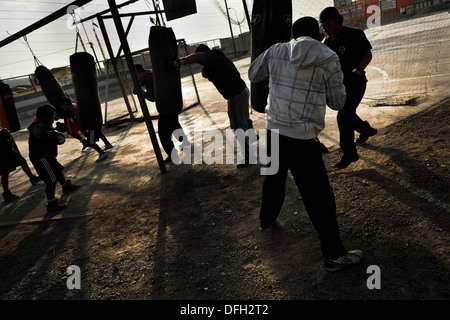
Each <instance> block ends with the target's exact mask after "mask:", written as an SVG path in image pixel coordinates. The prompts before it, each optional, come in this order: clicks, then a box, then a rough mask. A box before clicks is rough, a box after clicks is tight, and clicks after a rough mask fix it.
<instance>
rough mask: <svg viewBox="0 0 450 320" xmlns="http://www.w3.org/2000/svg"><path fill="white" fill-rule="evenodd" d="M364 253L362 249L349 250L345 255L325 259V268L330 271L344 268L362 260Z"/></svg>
mask: <svg viewBox="0 0 450 320" xmlns="http://www.w3.org/2000/svg"><path fill="white" fill-rule="evenodd" d="M362 255H363V253H362V251H361V250H352V251H348V252H347V254H346V255H345V256H342V257H339V258H337V259H325V261H324V265H325V269H326V270H327V271H329V272H336V271H338V270H340V269H342V268H345V267H348V266H352V265H354V264H357V263H359V262H360V261H361V260H362Z"/></svg>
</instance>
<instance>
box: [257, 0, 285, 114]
mask: <svg viewBox="0 0 450 320" xmlns="http://www.w3.org/2000/svg"><path fill="white" fill-rule="evenodd" d="M291 27H292V1H291V0H254V1H253V10H252V57H251V61H253V60H255V59H256V58H257V57H258V56H259V55H260V54H261V53H263V52H264V51H265V50H267V49H268V48H270V47H271V46H272V45H273V44H275V43H279V42H288V41H289V40H290V39H291ZM250 88H251V97H250V100H251V107H252V108H253V109H254V110H256V111H258V112H262V113H264V112H265V108H266V105H267V97H268V95H269V81H268V80H267V81H263V82H259V83H251V84H250Z"/></svg>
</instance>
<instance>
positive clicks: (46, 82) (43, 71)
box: [34, 66, 70, 119]
mask: <svg viewBox="0 0 450 320" xmlns="http://www.w3.org/2000/svg"><path fill="white" fill-rule="evenodd" d="M34 75H35V76H36V79H37V80H38V81H39V85H40V86H41V90H42V92H43V93H44V96H45V98H47V101H48V103H49V104H51V105H52V106H54V107H55V109H56V115H57V116H58V118H60V119H64V118H67V117H69V116H70V113H69V112H68V111H66V110H64V109H63V108H61V105H60V102H61V98H62V97H69V96H68V95H67V94H66V92H65V91H64V89H63V88H62V87H61V85H60V84H59V82H58V80H56V79H55V76H54V75H53V74H52V73H51V72H50V70H49V69H47V68H46V67H45V66H38V67H37V68H36V70H35V71H34Z"/></svg>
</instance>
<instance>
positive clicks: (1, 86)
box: [0, 81, 20, 133]
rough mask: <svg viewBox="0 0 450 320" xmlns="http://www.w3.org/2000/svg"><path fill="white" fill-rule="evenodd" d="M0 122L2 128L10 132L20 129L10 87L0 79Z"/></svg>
mask: <svg viewBox="0 0 450 320" xmlns="http://www.w3.org/2000/svg"><path fill="white" fill-rule="evenodd" d="M0 123H1V125H2V128H6V129H8V131H9V132H11V133H12V132H16V131H19V130H20V119H19V115H18V114H17V110H16V105H15V104H14V97H13V94H12V91H11V88H10V86H9V85H8V84H6V83H4V82H3V81H0Z"/></svg>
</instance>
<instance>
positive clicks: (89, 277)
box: [0, 98, 450, 301]
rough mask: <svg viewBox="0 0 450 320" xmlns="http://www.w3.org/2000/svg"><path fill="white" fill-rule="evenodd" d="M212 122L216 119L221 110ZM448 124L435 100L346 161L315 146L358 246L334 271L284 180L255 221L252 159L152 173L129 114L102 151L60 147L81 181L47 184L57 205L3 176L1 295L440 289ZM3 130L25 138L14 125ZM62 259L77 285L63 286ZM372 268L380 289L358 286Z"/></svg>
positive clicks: (274, 295) (445, 246)
mask: <svg viewBox="0 0 450 320" xmlns="http://www.w3.org/2000/svg"><path fill="white" fill-rule="evenodd" d="M219 107H220V108H223V103H222V104H221V105H219V106H217V108H219ZM197 108H204V106H202V105H201V106H198V107H196V108H193V109H192V110H190V111H189V112H190V114H189V112H188V115H187V116H186V117H184V118H183V119H184V121H185V122H184V124H183V125H186V126H189V125H190V123H189V121H187V120H186V119H188V118H189V117H190V119H191V120H190V121H193V120H192V119H195V112H196V109H197ZM209 108H211V109H210V110H213V109H214V108H215V106H214V105H210V106H209ZM412 108H413V107H412ZM188 116H189V117H188ZM256 116H257V115H252V117H256ZM221 119H222V120H223V119H224V120H223V122H222V123H219V122H220V120H221ZM214 121H215V122H216V124H217V125H218V127H222V128H225V127H227V126H228V123H227V120H226V115H225V117H221V118H215V120H214ZM449 123H450V99H449V98H445V99H443V100H440V101H437V102H436V103H434V104H431V105H430V106H429V107H427V108H424V110H422V111H420V112H419V113H416V114H413V115H411V116H409V117H407V118H405V119H403V120H400V121H398V122H395V123H392V124H391V125H388V126H387V127H383V128H380V130H379V133H378V134H377V135H376V136H374V137H372V138H370V139H369V141H368V142H367V143H366V144H363V145H361V146H359V147H358V150H359V154H360V157H361V159H360V160H359V161H358V162H356V163H354V164H352V165H351V166H350V167H348V168H346V169H343V170H336V169H334V167H333V164H334V163H335V162H337V160H338V159H339V158H340V156H341V152H340V150H339V149H338V148H337V147H336V146H334V147H331V148H330V153H328V154H325V155H324V160H325V162H326V165H327V169H328V172H329V178H330V183H331V185H332V187H333V189H334V192H335V197H336V204H337V217H338V222H339V224H340V231H341V235H342V238H343V241H344V244H345V245H346V246H347V248H348V249H361V250H363V251H364V258H363V261H362V263H361V264H359V265H356V266H354V267H351V268H348V269H344V270H341V271H339V272H337V273H328V272H327V271H326V270H325V269H324V268H323V266H322V257H321V254H320V249H319V242H318V238H317V234H316V232H315V230H314V229H313V227H312V224H311V222H310V220H309V218H308V216H307V213H306V211H305V209H304V206H303V203H302V201H301V198H300V195H299V193H298V191H297V189H296V186H295V184H294V182H293V180H292V178H291V177H289V178H288V181H287V195H286V199H285V203H284V206H283V208H282V212H281V215H280V217H279V219H278V223H277V224H276V226H275V227H274V228H273V229H271V230H269V231H266V232H261V231H260V230H259V225H258V213H259V209H260V204H261V189H262V182H263V176H261V175H260V169H261V165H260V164H257V165H252V166H250V167H247V168H243V169H237V168H236V166H235V164H222V165H220V164H213V165H207V164H202V165H197V164H194V165H188V164H181V165H174V164H170V165H167V169H168V172H167V173H165V174H161V173H160V170H159V168H158V165H157V162H156V158H155V155H154V152H153V150H151V146H149V145H150V142H149V138H148V133H147V131H146V126H145V124H144V123H143V122H131V121H129V120H128V121H123V122H122V123H119V124H117V125H115V126H112V127H109V128H107V129H106V130H105V133H106V135H107V136H108V137H109V138H110V140H111V142H113V144H114V149H112V150H110V151H109V157H108V159H107V160H106V161H104V162H100V163H97V162H95V159H96V155H95V152H93V151H90V152H88V153H86V154H79V151H78V150H79V149H80V145H79V143H78V142H77V141H75V140H74V139H70V138H69V139H68V140H67V142H66V144H65V145H64V146H63V147H61V148H60V155H59V158H60V159H63V160H62V161H61V162H62V163H63V165H64V166H65V168H66V169H65V173H66V175H67V176H68V177H69V178H71V179H73V181H74V182H75V183H77V184H79V185H81V188H80V189H79V190H77V191H75V192H74V193H71V194H69V195H62V194H61V191H60V189H58V195H60V196H61V201H62V202H63V203H65V204H67V205H68V207H67V208H66V209H65V210H63V211H62V212H61V213H58V214H53V215H49V214H46V212H45V196H44V184H43V183H40V184H39V185H37V186H31V185H30V184H29V183H28V181H27V179H26V177H25V175H24V173H23V172H22V171H21V170H18V171H16V172H15V173H13V174H12V175H11V181H12V182H11V189H12V190H13V191H14V190H16V191H17V190H20V192H19V195H20V199H19V201H17V202H13V203H7V204H6V203H2V204H0V266H1V273H0V278H1V281H0V283H1V286H0V299H2V300H75V299H76V300H211V301H212V300H448V299H449V298H450V272H449V271H450V250H449V243H450V219H449V213H450V207H449V206H450V172H449V161H448V159H449V158H450V148H449V147H450V145H449V139H448V137H449ZM15 138H16V140H17V141H18V143H19V144H20V145H21V146H26V139H27V134H26V132H23V131H21V132H19V133H17V134H16V135H15ZM100 145H102V144H101V143H100ZM71 265H76V266H78V267H79V268H80V272H81V281H80V282H81V289H79V290H78V289H72V290H69V289H68V287H67V279H68V277H69V274H68V273H67V272H68V271H67V268H68V267H69V266H71ZM372 265H375V266H378V267H379V270H380V280H381V288H380V289H372V290H370V289H369V288H368V286H367V284H366V282H367V280H368V279H369V277H370V276H371V273H368V272H367V270H368V267H369V266H372Z"/></svg>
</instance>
